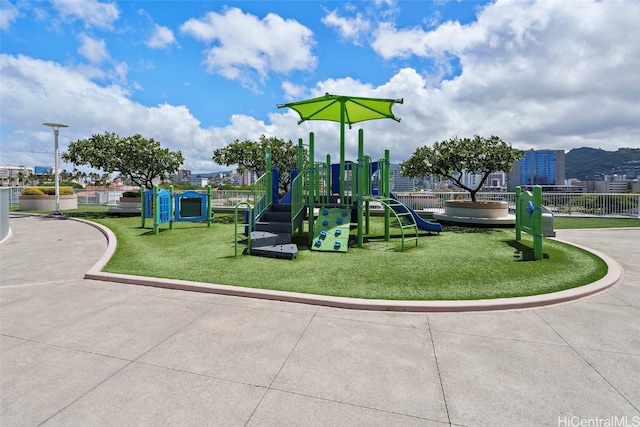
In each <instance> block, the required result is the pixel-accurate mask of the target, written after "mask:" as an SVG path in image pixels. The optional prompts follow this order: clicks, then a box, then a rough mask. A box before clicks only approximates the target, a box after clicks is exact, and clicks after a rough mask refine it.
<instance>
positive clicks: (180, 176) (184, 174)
mask: <svg viewBox="0 0 640 427" xmlns="http://www.w3.org/2000/svg"><path fill="white" fill-rule="evenodd" d="M171 178H172V179H173V182H186V183H190V182H191V171H190V170H189V169H178V173H177V174H175V175H173V176H172V177H171Z"/></svg>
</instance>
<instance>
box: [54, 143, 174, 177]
mask: <svg viewBox="0 0 640 427" xmlns="http://www.w3.org/2000/svg"><path fill="white" fill-rule="evenodd" d="M62 159H63V160H64V161H65V162H70V163H73V164H74V165H88V166H90V167H92V168H94V169H100V170H102V171H103V172H105V173H106V174H111V173H113V172H118V173H120V175H121V176H122V177H125V178H129V179H131V181H133V182H134V183H135V184H136V185H144V186H146V187H147V188H150V187H153V182H152V181H153V180H154V179H155V178H160V179H165V178H166V177H167V175H170V174H172V173H175V172H177V171H178V169H179V168H180V166H181V165H182V163H183V162H184V157H182V153H181V152H180V151H171V150H169V149H167V148H161V147H160V143H159V142H158V141H155V140H154V139H153V138H150V139H147V138H143V137H142V136H140V135H138V134H136V135H134V136H127V137H120V136H118V135H116V134H115V133H112V132H105V133H104V135H92V136H91V138H89V139H83V140H78V141H73V142H71V143H70V144H69V151H68V152H66V153H64V154H63V155H62Z"/></svg>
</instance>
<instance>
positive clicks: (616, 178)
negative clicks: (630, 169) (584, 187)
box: [604, 173, 627, 181]
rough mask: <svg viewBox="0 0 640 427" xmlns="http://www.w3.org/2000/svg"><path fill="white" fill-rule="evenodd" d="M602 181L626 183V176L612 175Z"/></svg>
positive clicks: (606, 176)
mask: <svg viewBox="0 0 640 427" xmlns="http://www.w3.org/2000/svg"><path fill="white" fill-rule="evenodd" d="M604 180H605V181H626V180H627V175H618V174H616V173H614V174H613V175H605V176H604Z"/></svg>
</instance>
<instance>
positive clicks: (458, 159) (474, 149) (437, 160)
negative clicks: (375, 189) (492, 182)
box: [400, 135, 524, 202]
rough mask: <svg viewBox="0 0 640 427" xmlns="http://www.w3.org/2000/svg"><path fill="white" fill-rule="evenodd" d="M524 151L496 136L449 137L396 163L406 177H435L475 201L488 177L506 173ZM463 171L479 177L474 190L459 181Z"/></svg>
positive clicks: (421, 148)
mask: <svg viewBox="0 0 640 427" xmlns="http://www.w3.org/2000/svg"><path fill="white" fill-rule="evenodd" d="M523 155H524V152H523V151H521V150H517V149H515V148H512V147H511V144H509V143H506V142H504V141H503V140H501V139H500V138H499V137H497V136H493V135H492V136H491V137H490V138H484V137H481V136H478V135H475V136H474V137H473V138H458V137H457V136H456V137H454V138H450V139H448V140H444V141H441V142H434V143H433V146H432V147H429V146H426V145H425V146H424V147H418V148H417V149H416V151H415V152H414V153H413V154H412V155H411V157H410V158H409V160H407V161H405V162H403V163H401V164H400V167H401V169H402V174H403V175H404V176H408V177H410V178H421V177H424V176H427V175H437V176H441V177H445V178H448V179H450V180H451V182H452V183H453V184H454V185H455V186H456V187H459V188H461V189H463V190H466V191H468V192H469V193H470V194H471V200H472V201H474V202H475V201H476V193H477V192H478V191H480V189H481V188H482V186H483V185H484V183H485V182H486V181H487V178H488V177H489V175H490V174H491V173H493V172H504V173H509V172H511V170H512V169H513V165H514V162H515V161H517V160H520V159H521V158H522V157H523ZM464 172H468V173H476V174H480V176H481V179H480V182H479V183H478V184H477V185H476V186H475V187H468V186H467V185H465V184H464V183H463V182H462V176H463V173H464Z"/></svg>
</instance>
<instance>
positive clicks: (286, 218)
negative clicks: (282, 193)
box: [250, 204, 305, 259]
mask: <svg viewBox="0 0 640 427" xmlns="http://www.w3.org/2000/svg"><path fill="white" fill-rule="evenodd" d="M304 216H305V212H304V211H302V212H301V213H300V215H298V217H297V218H296V219H295V227H292V224H291V205H290V204H276V205H272V206H271V208H270V209H269V210H268V211H267V212H265V213H264V214H263V215H262V217H260V219H259V220H258V221H257V222H256V224H255V229H254V231H252V232H251V237H250V238H251V255H258V256H265V257H271V258H284V259H294V258H296V257H297V256H298V246H297V245H296V244H295V243H291V230H295V229H297V228H298V227H299V226H300V224H301V223H302V221H303V220H304Z"/></svg>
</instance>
